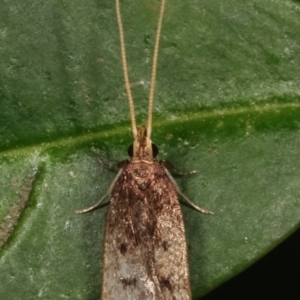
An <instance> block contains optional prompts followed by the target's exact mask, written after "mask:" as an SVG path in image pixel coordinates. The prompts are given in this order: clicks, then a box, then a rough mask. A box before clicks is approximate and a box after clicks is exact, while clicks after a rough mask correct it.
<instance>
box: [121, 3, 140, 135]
mask: <svg viewBox="0 0 300 300" xmlns="http://www.w3.org/2000/svg"><path fill="white" fill-rule="evenodd" d="M116 11H117V19H118V25H119V33H120V44H121V57H122V65H123V72H124V79H125V86H126V91H127V96H128V103H129V111H130V118H131V129H132V134H133V137H134V138H135V137H136V135H137V128H136V121H135V114H134V104H133V98H132V94H131V89H130V84H129V77H128V68H127V61H126V51H125V41H124V31H123V25H122V18H121V11H120V1H119V0H116Z"/></svg>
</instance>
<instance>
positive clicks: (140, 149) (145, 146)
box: [132, 127, 153, 161]
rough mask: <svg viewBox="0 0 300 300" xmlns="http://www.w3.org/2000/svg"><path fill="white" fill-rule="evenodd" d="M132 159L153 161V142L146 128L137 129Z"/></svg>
mask: <svg viewBox="0 0 300 300" xmlns="http://www.w3.org/2000/svg"><path fill="white" fill-rule="evenodd" d="M132 159H133V160H140V159H142V160H148V161H153V152H152V142H151V140H150V139H149V137H148V136H147V129H146V128H145V127H141V128H137V135H136V137H135V139H134V142H133V157H132Z"/></svg>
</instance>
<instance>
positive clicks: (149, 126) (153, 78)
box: [147, 0, 166, 139]
mask: <svg viewBox="0 0 300 300" xmlns="http://www.w3.org/2000/svg"><path fill="white" fill-rule="evenodd" d="M165 3H166V0H162V1H161V6H160V13H159V19H158V25H157V30H156V37H155V46H154V54H153V62H152V73H151V84H150V93H149V107H148V124H147V136H148V138H149V139H150V138H151V131H152V112H153V101H154V90H155V81H156V69H157V58H158V48H159V38H160V33H161V27H162V21H163V16H164V10H165Z"/></svg>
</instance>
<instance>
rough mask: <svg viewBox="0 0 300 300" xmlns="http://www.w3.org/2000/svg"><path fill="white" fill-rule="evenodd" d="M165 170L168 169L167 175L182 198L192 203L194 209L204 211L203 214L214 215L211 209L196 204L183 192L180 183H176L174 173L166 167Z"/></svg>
mask: <svg viewBox="0 0 300 300" xmlns="http://www.w3.org/2000/svg"><path fill="white" fill-rule="evenodd" d="M165 171H166V174H167V176H168V177H169V179H170V180H171V181H172V183H173V184H174V187H175V189H176V192H177V194H178V195H179V196H180V197H181V198H182V199H184V201H185V202H186V203H187V204H188V205H190V206H191V207H193V208H194V209H196V210H197V211H199V212H201V213H203V214H207V215H213V214H214V213H213V212H211V211H209V210H206V209H204V208H201V207H199V206H197V205H195V204H194V203H193V202H192V201H191V200H190V199H189V198H188V197H187V196H186V195H184V194H183V193H182V191H181V190H180V188H179V186H178V184H177V183H176V181H175V180H174V178H173V177H172V175H171V174H170V173H169V171H168V170H167V169H166V168H165Z"/></svg>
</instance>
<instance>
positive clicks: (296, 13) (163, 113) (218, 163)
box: [0, 0, 300, 300]
mask: <svg viewBox="0 0 300 300" xmlns="http://www.w3.org/2000/svg"><path fill="white" fill-rule="evenodd" d="M158 8H159V2H158V1H154V0H147V1H146V0H143V1H134V2H132V1H127V0H123V1H122V15H123V21H124V29H125V39H126V44H127V53H128V63H129V72H130V80H131V82H140V81H143V82H144V84H143V85H139V86H137V87H135V88H134V89H133V93H134V99H135V105H136V113H137V119H138V121H139V122H140V123H141V124H142V123H143V122H145V118H146V111H147V109H146V107H147V98H148V91H149V78H150V72H151V59H152V53H153V44H154V36H155V29H156V23H157V17H158ZM299 20H300V6H299V2H298V1H290V0H281V1H276V0H273V1H266V0H261V1H254V0H249V1H247V2H245V1H237V0H231V1H204V0H203V1H196V0H192V1H188V2H186V1H179V0H177V1H168V2H167V8H166V14H165V18H164V24H163V32H162V37H161V45H160V53H159V67H158V78H157V87H156V96H155V104H154V105H155V108H154V124H153V142H154V143H155V144H156V145H157V146H158V147H159V149H160V158H166V159H168V160H169V161H171V162H172V163H173V164H174V166H175V167H176V168H178V169H180V170H191V169H197V170H199V173H198V174H197V175H193V176H188V177H181V178H176V179H177V181H178V183H179V185H180V187H181V189H182V191H183V192H184V193H185V194H186V195H187V196H188V197H189V198H190V199H191V200H193V201H194V202H195V204H197V205H199V206H201V207H203V208H206V209H209V210H212V211H214V213H215V215H213V216H206V215H200V214H199V213H198V212H196V211H194V210H192V209H191V208H189V207H186V206H185V205H183V206H182V210H183V214H184V220H185V228H186V233H187V242H188V249H189V264H190V274H191V283H192V291H193V296H194V297H195V298H197V297H199V296H201V295H204V294H206V293H207V292H209V291H210V290H212V289H214V288H215V287H217V286H218V285H220V284H221V283H223V282H224V281H226V280H228V279H230V278H232V277H233V276H235V275H237V274H238V273H240V272H241V271H243V270H244V269H245V268H247V267H248V266H250V265H251V264H252V263H253V262H255V261H257V260H258V259H260V258H261V257H262V256H263V255H265V254H266V253H267V252H268V251H270V250H271V249H272V248H274V247H276V245H278V244H279V243H280V242H281V241H282V240H284V239H285V238H286V237H288V236H289V235H290V234H291V233H292V232H294V231H295V230H296V229H297V228H299V215H300V205H299V194H300V192H299V191H300V180H299V178H300V163H299V148H300V135H299V117H300V101H299V100H300V96H299V95H300V88H299V80H300V78H299V65H300V51H299V47H300V45H299V27H300V26H299V25H300V21H299ZM0 101H1V102H0V103H1V110H0V150H1V152H0V171H1V177H0V178H1V179H0V185H1V189H0V191H1V198H0V199H1V201H0V223H1V221H2V220H4V219H5V217H6V216H7V215H8V213H9V211H10V209H11V207H12V205H13V204H14V203H15V202H16V201H17V199H18V197H19V194H20V193H21V191H22V190H23V188H24V186H23V185H24V180H25V179H26V177H27V176H28V175H29V174H30V173H31V172H32V169H33V168H34V167H36V166H37V167H38V168H39V175H38V177H37V179H36V180H35V182H34V186H33V189H32V191H31V193H30V199H29V203H28V205H27V208H26V209H25V211H24V212H23V214H22V216H21V218H20V220H19V223H18V225H17V226H16V229H15V231H14V232H13V235H12V236H11V237H10V239H9V240H8V241H7V242H6V243H5V244H4V246H3V247H2V248H1V249H0V281H1V285H0V298H1V299H51V300H52V299H65V298H67V299H97V298H98V297H99V293H100V288H101V270H102V268H101V266H102V256H103V232H104V226H105V216H106V210H107V208H103V209H101V210H98V211H96V212H93V213H91V214H89V215H82V216H77V215H75V213H74V212H75V210H77V209H81V208H84V207H87V206H90V205H92V204H94V203H95V202H96V201H97V200H99V198H100V197H101V196H102V195H104V193H105V192H106V190H107V189H108V187H109V185H110V183H111V182H112V180H113V178H114V174H113V173H111V172H109V171H107V170H103V169H102V168H101V166H99V164H98V163H97V159H96V158H95V155H93V154H92V152H91V150H90V149H91V147H95V148H97V149H99V153H100V157H101V158H102V159H103V160H104V161H106V162H111V163H116V162H118V161H120V160H123V159H125V158H127V156H126V155H127V154H126V151H127V147H128V145H130V144H131V142H132V138H131V134H130V121H129V112H128V105H127V102H126V101H127V100H126V94H125V89H124V83H123V75H122V68H121V60H120V50H119V38H118V28H117V22H116V16H115V7H114V1H108V0H103V1H93V0H84V1H77V0H73V1H55V0H50V1H33V0H24V1H21V2H20V1H16V0H12V1H8V2H3V3H2V4H1V11H0Z"/></svg>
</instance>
